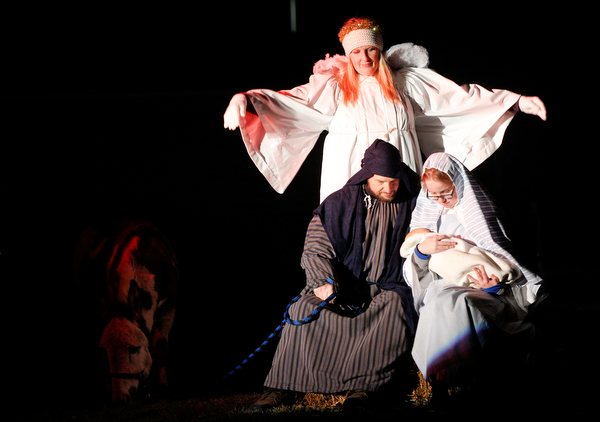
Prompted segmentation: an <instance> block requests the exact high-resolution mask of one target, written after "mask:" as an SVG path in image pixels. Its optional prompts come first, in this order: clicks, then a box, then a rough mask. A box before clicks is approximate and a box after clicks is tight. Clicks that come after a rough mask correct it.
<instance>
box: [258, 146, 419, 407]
mask: <svg viewBox="0 0 600 422" xmlns="http://www.w3.org/2000/svg"><path fill="white" fill-rule="evenodd" d="M418 192H419V181H418V176H417V174H416V173H415V172H413V171H412V170H411V169H409V168H408V166H406V165H405V164H404V163H403V162H402V160H401V157H400V152H399V151H398V149H397V148H396V147H394V146H393V145H391V144H389V143H387V142H385V141H382V140H379V139H378V140H376V141H375V142H374V143H373V144H372V145H371V146H370V147H369V148H368V149H367V150H366V151H365V155H364V158H363V160H362V163H361V170H359V171H358V172H357V173H356V174H355V175H354V176H353V177H351V178H350V180H349V181H348V182H347V184H346V185H345V186H344V187H343V188H342V189H340V190H338V191H336V192H334V193H332V194H331V195H330V196H329V197H328V198H326V199H325V200H324V201H323V203H322V204H321V205H320V206H319V207H318V208H317V209H316V210H315V211H314V215H313V218H312V220H311V222H310V224H309V226H308V230H307V234H306V239H305V244H304V252H303V255H302V261H301V265H302V267H303V268H304V270H305V272H306V280H307V282H306V287H305V288H304V290H303V291H302V294H301V298H300V299H299V300H298V301H297V302H296V303H294V304H293V305H292V306H291V307H290V308H289V314H290V317H291V318H292V319H294V320H301V319H302V318H303V317H305V316H307V315H309V314H310V313H311V312H312V311H313V310H314V309H315V308H316V307H317V306H318V305H319V304H320V303H322V301H323V300H325V299H327V298H328V297H329V296H330V295H331V294H332V293H334V292H335V294H336V295H335V299H334V301H333V302H332V303H330V304H328V305H327V306H326V307H325V308H324V309H323V311H322V312H321V313H320V314H319V316H318V318H317V319H316V320H314V321H312V322H310V323H308V324H304V325H300V326H295V325H290V324H286V326H285V327H284V328H283V330H282V332H281V340H280V342H279V344H278V347H277V350H276V352H275V356H274V359H273V363H272V367H271V370H270V372H269V374H268V376H267V378H266V380H265V383H264V384H265V387H266V390H265V394H264V395H263V396H262V397H261V398H260V400H258V401H257V402H256V403H255V404H254V405H253V406H252V408H254V409H267V408H271V407H274V406H278V405H280V404H282V403H285V402H286V401H287V400H289V399H290V398H292V397H295V396H296V393H297V392H300V393H307V392H316V393H342V392H346V393H347V396H346V401H345V402H344V408H357V407H362V406H363V405H364V404H365V403H367V402H369V400H370V399H371V398H372V396H373V394H374V393H376V392H377V391H378V390H379V389H380V388H381V387H382V386H383V385H385V384H386V383H388V382H389V381H390V379H392V376H393V375H394V373H395V372H396V370H397V368H398V363H399V362H400V358H401V357H402V356H403V355H404V354H405V353H406V352H407V350H408V349H409V346H410V342H411V339H412V335H413V333H414V327H415V318H416V317H415V311H414V305H413V298H412V294H411V290H410V288H409V287H408V285H407V284H406V283H405V281H404V280H403V278H402V263H403V258H402V257H401V256H400V253H399V250H400V246H401V244H402V242H403V240H404V237H405V236H406V234H407V230H408V227H409V222H410V221H409V220H410V216H411V212H412V210H413V208H414V205H415V202H416V195H417V194H418Z"/></svg>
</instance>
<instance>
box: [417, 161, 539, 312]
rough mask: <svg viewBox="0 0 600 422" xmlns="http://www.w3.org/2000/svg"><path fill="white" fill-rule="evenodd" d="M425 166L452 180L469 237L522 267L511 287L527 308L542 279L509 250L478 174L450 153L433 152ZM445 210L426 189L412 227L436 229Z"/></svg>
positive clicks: (420, 195) (492, 204)
mask: <svg viewBox="0 0 600 422" xmlns="http://www.w3.org/2000/svg"><path fill="white" fill-rule="evenodd" d="M423 168H424V169H428V168H435V169H438V170H440V171H443V172H444V173H446V174H447V175H448V176H450V178H451V179H452V181H453V183H454V186H455V189H456V193H457V195H458V201H459V203H460V204H461V208H462V210H463V213H462V217H461V220H462V221H461V223H462V224H463V225H464V226H465V228H466V229H467V230H468V232H469V233H470V235H471V236H472V237H473V238H472V239H470V240H472V241H474V242H475V243H476V244H477V246H479V247H481V248H483V249H485V250H487V251H489V252H492V253H494V254H496V255H498V256H501V257H504V258H507V259H508V260H510V261H511V262H513V263H514V264H516V265H517V266H518V267H519V268H520V269H521V271H522V273H523V275H524V278H523V279H522V280H518V281H516V282H514V283H512V284H511V286H512V290H513V293H514V296H515V299H516V300H517V303H518V304H519V306H520V307H521V308H523V309H526V308H527V306H528V305H530V304H532V303H533V302H534V301H535V299H536V295H537V292H538V290H539V288H540V285H541V282H542V279H541V278H540V277H539V276H537V275H536V274H534V273H533V272H531V271H530V270H528V269H527V268H524V267H523V266H522V265H521V264H520V263H519V262H518V261H517V260H516V258H515V257H514V256H513V254H512V253H511V252H510V251H511V250H512V247H511V241H510V239H509V238H508V236H507V235H506V233H505V231H504V227H503V225H502V222H501V221H500V218H499V213H498V210H497V208H496V205H495V204H494V201H493V200H492V199H491V198H490V196H489V195H488V194H487V193H486V191H485V189H484V188H483V187H482V186H481V185H480V184H479V182H478V181H477V179H476V178H475V176H474V175H473V174H472V173H471V172H470V171H469V170H467V168H466V167H465V166H464V165H463V164H462V163H461V162H460V161H458V160H457V159H456V158H455V157H453V156H451V155H449V154H446V153H436V154H432V155H430V156H429V158H428V159H427V161H426V162H425V164H424V166H423ZM443 210H444V208H443V207H442V206H441V205H439V204H437V203H436V202H434V201H431V200H429V199H427V197H426V195H425V192H424V191H421V193H420V194H419V197H418V199H417V206H416V207H415V209H414V211H413V213H412V219H411V223H410V230H413V229H415V228H419V227H421V228H426V229H429V230H431V231H437V224H438V220H439V218H440V216H441V215H442V212H443Z"/></svg>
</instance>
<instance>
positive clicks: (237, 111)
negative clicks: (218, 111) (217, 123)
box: [223, 94, 248, 130]
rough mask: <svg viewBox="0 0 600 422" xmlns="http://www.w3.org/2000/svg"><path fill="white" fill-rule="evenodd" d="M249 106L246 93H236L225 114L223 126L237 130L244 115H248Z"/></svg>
mask: <svg viewBox="0 0 600 422" xmlns="http://www.w3.org/2000/svg"><path fill="white" fill-rule="evenodd" d="M247 106H248V101H247V100H246V96H245V95H244V94H235V95H234V96H233V98H231V101H230V102H229V106H228V107H227V110H225V114H224V115H223V126H224V127H225V129H229V130H235V129H237V128H238V126H239V125H240V122H241V120H242V117H244V116H245V115H246V107H247Z"/></svg>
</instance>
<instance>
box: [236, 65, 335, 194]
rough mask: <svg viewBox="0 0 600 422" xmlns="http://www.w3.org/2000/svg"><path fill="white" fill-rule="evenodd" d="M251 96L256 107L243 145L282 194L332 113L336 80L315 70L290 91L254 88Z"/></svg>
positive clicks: (246, 123)
mask: <svg viewBox="0 0 600 422" xmlns="http://www.w3.org/2000/svg"><path fill="white" fill-rule="evenodd" d="M246 96H247V97H248V99H249V100H250V102H251V104H252V106H253V109H254V110H251V109H249V110H248V112H247V113H246V116H245V118H244V120H243V122H242V125H241V127H240V129H241V133H242V139H243V141H244V145H245V146H246V149H247V151H248V154H249V155H250V158H251V159H252V161H253V162H254V164H255V165H256V167H257V168H258V170H259V171H260V172H261V173H262V174H263V175H264V176H265V178H266V179H267V181H268V182H269V184H270V185H271V186H272V187H273V189H275V190H276V191H277V192H279V193H283V192H284V191H285V189H286V188H287V187H288V186H289V184H290V183H291V181H292V180H293V178H294V176H295V175H296V173H297V172H298V170H299V169H300V166H301V165H302V163H303V162H304V160H305V159H306V157H307V156H308V154H309V153H310V151H311V150H312V148H313V147H314V145H315V143H316V142H317V140H318V139H319V136H320V134H321V132H323V130H326V129H327V128H328V126H329V123H330V122H331V119H332V118H333V114H334V113H335V110H336V96H337V83H335V79H333V78H332V77H330V76H326V75H313V76H312V77H311V78H310V82H309V83H308V84H306V85H302V86H300V87H297V88H294V89H292V90H289V91H281V92H276V91H272V90H268V89H255V90H251V91H248V92H247V93H246ZM253 111H254V112H253Z"/></svg>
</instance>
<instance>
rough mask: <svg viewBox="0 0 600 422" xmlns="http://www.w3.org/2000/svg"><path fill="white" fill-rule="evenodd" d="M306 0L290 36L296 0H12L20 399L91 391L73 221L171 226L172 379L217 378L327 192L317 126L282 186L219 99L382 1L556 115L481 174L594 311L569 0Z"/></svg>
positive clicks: (9, 111)
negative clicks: (215, 0) (546, 2)
mask: <svg viewBox="0 0 600 422" xmlns="http://www.w3.org/2000/svg"><path fill="white" fill-rule="evenodd" d="M296 3H297V32H296V33H292V32H291V31H290V12H289V4H288V2H284V1H282V2H279V3H278V4H273V3H272V2H271V3H269V6H268V7H267V6H262V5H260V3H256V2H255V3H253V4H252V5H248V4H236V2H233V3H228V5H227V6H222V5H214V4H210V5H208V4H207V3H206V2H205V3H203V4H204V5H205V6H202V7H199V8H198V7H195V8H183V7H182V8H178V7H175V6H172V7H169V8H168V9H165V8H164V7H162V6H156V7H154V8H151V7H149V6H147V5H146V6H144V8H134V7H128V8H124V7H122V6H119V7H109V6H107V5H105V4H97V5H87V6H84V7H81V6H70V7H64V8H57V7H56V6H52V7H47V6H41V7H39V8H35V9H33V8H32V9H15V8H13V9H10V10H7V13H6V16H7V18H8V20H9V21H10V25H9V26H8V31H7V32H8V36H7V42H6V44H7V49H6V51H5V59H4V60H3V62H4V65H3V67H4V68H5V70H7V71H8V73H7V75H6V76H5V79H4V84H3V85H4V88H5V89H3V91H4V92H3V94H2V107H3V117H4V119H3V120H4V123H3V128H4V131H3V134H4V136H3V137H2V139H3V141H2V144H3V153H2V165H1V166H0V172H1V173H0V175H1V177H0V181H1V183H2V202H1V204H2V208H1V211H0V213H1V214H0V223H1V224H0V228H1V230H2V231H1V235H0V248H1V249H0V252H1V253H2V255H0V260H1V262H2V275H1V277H2V286H3V287H2V289H3V291H4V292H5V295H6V296H5V298H4V302H5V306H4V307H3V308H4V310H5V312H6V319H5V321H6V326H7V330H6V331H5V336H6V341H3V344H4V347H3V348H4V349H5V350H6V351H7V352H8V353H7V356H8V357H9V358H8V359H9V364H8V366H9V374H10V380H11V385H13V386H14V388H13V389H12V390H13V393H14V396H15V397H19V398H25V399H26V400H29V399H27V398H26V397H27V396H29V397H31V395H34V396H35V397H36V402H37V403H40V402H43V403H46V404H48V403H49V404H53V405H56V406H57V407H64V406H72V405H76V404H77V403H82V402H85V401H87V400H88V399H89V398H90V396H92V395H93V393H94V392H95V390H94V388H93V386H92V379H93V377H92V376H91V373H92V372H93V369H94V366H93V364H92V363H90V359H91V357H93V356H94V352H95V342H96V339H95V338H94V335H93V333H91V332H90V331H91V330H90V329H89V325H88V324H87V321H86V319H85V318H83V317H82V315H84V314H85V312H83V310H85V309H87V308H89V306H88V304H85V303H81V302H80V299H79V298H78V297H77V296H76V295H75V294H74V289H73V286H72V281H71V280H72V276H71V259H72V253H73V249H74V247H75V244H76V241H77V236H78V235H79V233H80V232H81V231H82V230H83V228H85V226H86V225H88V224H90V223H94V222H102V221H106V220H109V219H111V218H138V219H145V220H148V221H150V222H152V223H154V224H155V225H157V226H158V227H159V229H161V230H162V231H163V232H164V233H165V234H166V235H167V236H168V237H169V238H170V240H171V242H172V244H173V246H174V248H175V251H176V253H177V255H178V258H179V263H180V267H181V283H180V289H179V291H180V294H179V300H178V315H177V319H176V324H175V327H174V329H173V332H172V361H171V362H172V364H171V383H172V385H173V386H174V388H175V389H176V390H178V391H180V392H184V393H185V394H201V393H202V392H203V391H205V390H206V389H210V388H211V387H212V386H214V385H216V384H217V380H218V379H219V378H220V377H221V376H222V375H224V374H226V373H227V372H228V371H229V370H231V369H232V368H233V367H234V366H236V365H237V364H238V363H239V362H240V361H241V360H242V359H243V358H245V357H246V356H247V355H248V354H249V353H250V352H251V351H252V350H253V349H254V348H255V347H257V346H258V345H259V344H260V342H261V341H262V340H264V339H265V338H266V336H267V335H268V334H269V333H270V332H271V330H272V329H274V328H275V326H276V325H277V324H278V323H279V321H280V319H281V315H282V312H283V308H284V307H285V305H286V304H287V302H288V301H289V300H290V299H291V298H292V297H293V296H295V295H296V294H297V293H298V292H299V291H300V290H301V288H302V287H303V273H302V270H301V268H300V267H299V259H300V254H301V251H302V243H303V238H304V232H305V228H306V225H307V223H308V221H309V219H310V217H311V211H312V209H314V208H315V207H316V206H317V205H318V185H319V171H320V160H321V155H320V154H321V147H322V139H321V141H320V142H319V143H318V145H317V147H316V148H315V150H314V151H313V152H312V153H311V155H310V157H309V159H308V161H307V162H306V163H305V164H304V166H303V167H302V169H301V170H300V173H299V174H298V176H297V177H296V179H295V180H294V182H293V183H292V184H291V186H290V187H289V189H288V191H287V192H286V193H285V194H283V195H279V194H277V193H275V192H274V191H273V190H272V189H271V188H270V187H269V186H268V184H267V182H266V181H265V180H264V179H263V177H262V176H261V175H260V173H259V172H258V171H257V170H256V169H255V168H254V165H253V164H252V163H251V161H250V160H249V158H248V156H247V154H246V152H245V150H244V147H243V145H242V142H241V139H240V135H239V132H238V131H236V132H230V131H227V130H225V129H223V126H222V114H223V112H224V110H225V108H226V106H227V104H228V102H229V99H230V97H231V96H232V95H233V94H234V93H236V92H239V91H244V90H247V89H250V88H259V87H266V88H272V89H284V88H290V87H293V86H297V85H300V84H303V83H305V82H306V81H307V80H308V77H309V75H310V74H311V70H312V65H313V63H314V62H316V61H317V60H319V59H321V58H323V57H324V56H325V54H326V53H330V54H336V53H338V54H342V49H341V46H340V44H339V42H338V41H337V31H338V29H339V27H340V26H341V25H342V23H343V22H344V20H345V19H347V18H349V17H351V16H353V15H363V14H365V15H369V16H373V17H375V18H377V19H378V20H379V21H380V22H381V23H382V24H383V26H384V28H385V29H386V35H385V43H386V46H390V45H392V44H395V43H399V42H406V41H410V42H414V43H417V44H421V45H423V46H425V47H426V48H427V49H428V50H429V53H430V61H431V62H430V67H431V68H433V69H435V70H437V71H438V72H440V73H441V74H443V75H444V76H447V77H449V78H450V79H452V80H454V81H456V82H457V83H479V84H482V85H484V86H486V87H490V88H504V89H509V90H512V91H515V92H519V93H522V94H525V95H538V96H540V97H541V98H542V99H543V100H544V102H545V103H546V105H547V107H548V110H549V113H548V114H549V120H548V122H542V121H540V120H539V119H537V118H534V117H531V116H525V115H522V114H520V115H518V116H516V118H515V119H514V120H513V123H512V124H511V126H510V127H509V129H508V131H507V134H506V138H505V142H504V144H503V146H502V147H501V148H500V150H499V151H498V152H497V153H495V154H494V156H492V157H491V158H490V159H489V160H487V161H486V162H485V163H484V164H483V165H481V166H480V167H479V168H477V169H476V171H475V173H476V175H477V176H478V177H479V178H480V179H481V181H482V182H483V183H484V185H485V186H486V187H487V188H488V189H489V190H490V191H491V193H492V194H493V195H494V196H495V197H496V199H497V200H498V202H499V203H500V205H501V207H502V208H503V209H504V211H505V213H506V215H507V220H508V227H509V231H510V234H511V236H512V238H513V240H514V241H515V242H516V243H517V245H518V246H519V248H520V250H521V252H522V254H523V256H524V257H525V259H526V260H527V262H528V263H530V264H531V265H533V266H534V267H536V268H537V270H538V271H539V272H540V273H541V274H542V275H543V276H544V277H545V278H547V279H548V286H550V288H551V290H555V291H556V292H559V293H560V300H556V302H555V303H557V304H560V305H556V306H559V307H561V308H560V309H561V312H560V314H561V317H560V321H561V323H565V324H570V323H571V322H575V320H576V321H577V325H580V324H581V320H584V319H586V318H587V317H588V314H589V313H590V312H589V310H590V309H597V305H596V303H597V302H595V300H594V299H593V298H590V296H585V297H584V298H582V297H581V296H582V295H580V293H579V292H580V291H581V289H580V288H579V287H578V288H577V289H573V288H570V287H569V288H563V287H562V286H563V285H569V286H570V285H573V284H575V283H577V285H578V286H581V285H582V284H581V283H582V282H591V279H592V277H591V271H588V270H587V267H586V266H585V265H577V266H576V267H575V268H574V267H573V265H572V262H573V259H572V258H573V256H572V255H570V253H569V252H568V251H570V250H571V251H572V250H573V249H570V248H571V247H574V249H575V250H581V248H580V246H581V244H580V241H583V238H584V237H585V236H581V237H578V238H577V240H576V242H575V241H574V242H573V243H571V242H568V241H566V239H565V238H563V237H562V236H561V235H560V232H558V230H559V227H560V228H561V229H562V228H563V227H564V228H567V229H568V230H572V226H573V224H572V223H570V221H571V218H572V217H575V216H577V217H578V218H579V220H575V221H577V222H582V223H584V222H585V221H586V220H585V219H584V218H582V217H579V216H580V214H579V213H580V210H579V209H577V208H576V207H573V206H572V204H574V203H581V202H580V201H581V200H580V199H579V198H581V196H579V195H580V193H581V192H583V186H582V185H583V184H582V179H584V178H582V177H581V176H580V170H579V161H580V160H581V158H583V157H585V155H586V149H585V145H586V142H587V143H590V142H591V140H588V138H587V137H586V136H581V135H578V134H577V133H575V132H574V127H575V129H576V127H578V126H580V125H578V124H577V122H578V121H579V120H580V119H576V118H574V116H575V115H576V113H578V112H579V111H578V110H577V109H578V108H579V107H576V106H575V105H577V104H580V102H579V99H578V98H577V97H576V95H577V94H576V93H575V92H574V91H576V90H574V89H570V90H568V89H566V86H567V82H568V81H569V80H572V79H575V80H577V77H576V76H574V75H572V74H570V73H569V72H567V70H566V67H567V66H566V65H570V64H571V63H570V62H569V61H568V60H565V59H564V58H563V57H564V55H563V54H562V53H561V52H564V51H572V50H573V49H574V48H575V47H576V45H575V44H573V43H572V42H571V40H570V38H569V37H567V36H565V32H564V31H560V30H558V29H557V28H561V25H562V23H564V22H565V20H566V21H569V16H571V14H570V13H571V12H567V11H565V10H560V11H552V10H547V9H546V10H545V11H544V13H541V12H540V11H539V10H538V9H532V8H531V5H527V4H522V5H521V4H519V5H511V10H504V11H498V10H494V11H491V12H490V11H489V7H490V6H489V5H487V4H482V5H481V6H478V7H480V8H473V7H466V6H464V7H463V6H461V5H460V4H457V3H456V2H453V7H452V8H445V9H438V8H435V7H433V6H431V5H424V6H416V5H410V6H409V5H400V4H398V5H393V6H385V7H383V6H377V7H374V6H371V7H369V6H364V5H362V6H354V2H346V6H345V7H344V8H341V7H328V6H326V4H327V3H326V2H325V3H324V2H318V1H303V0H298V1H297V2H296ZM336 3H337V2H336ZM357 3H358V2H357ZM572 13H573V16H576V15H577V16H579V15H578V14H579V12H578V11H576V10H573V12H572ZM580 29H581V26H579V27H578V28H577V29H574V30H572V33H571V34H570V35H573V36H574V38H576V37H577V35H576V33H577V32H578V31H579V30H580ZM565 61H566V63H565ZM574 123H575V124H574ZM576 146H577V149H576ZM582 156H583V157H582ZM569 233H571V232H569ZM569 239H572V237H571V236H569ZM557 241H558V242H557ZM579 256H581V255H579ZM579 262H580V261H579ZM568 283H570V284H568ZM585 288H587V286H586V285H584V289H585ZM553 309H554V308H553ZM555 315H556V314H555ZM563 316H564V318H563ZM555 318H557V319H558V318H559V317H558V316H555ZM553 321H554V320H553ZM565 321H567V322H565ZM557 330H558V329H556V328H555V329H554V330H552V333H554V334H555V333H556V332H557ZM580 330H581V331H582V332H584V331H585V329H583V328H580ZM577 333H579V331H577ZM572 336H573V337H576V338H577V339H578V340H579V341H585V336H583V337H581V336H579V335H578V334H577V335H574V334H572ZM556 338H561V337H560V336H558V337H556ZM572 340H573V338H572V337H569V340H568V341H567V342H571V343H570V344H571V345H573V343H572ZM572 347H573V353H576V352H575V350H579V347H578V346H572ZM271 354H272V349H270V348H267V350H266V351H265V352H263V354H262V355H260V356H259V357H257V358H256V362H253V363H251V364H249V365H248V366H247V368H246V369H244V370H243V371H242V372H240V373H239V374H238V375H237V376H236V378H234V379H233V380H232V381H231V383H232V384H231V385H235V383H242V384H243V383H248V384H251V385H256V386H259V385H260V384H261V381H262V378H263V377H264V375H265V371H266V370H267V369H268V364H269V360H270V357H271Z"/></svg>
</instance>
